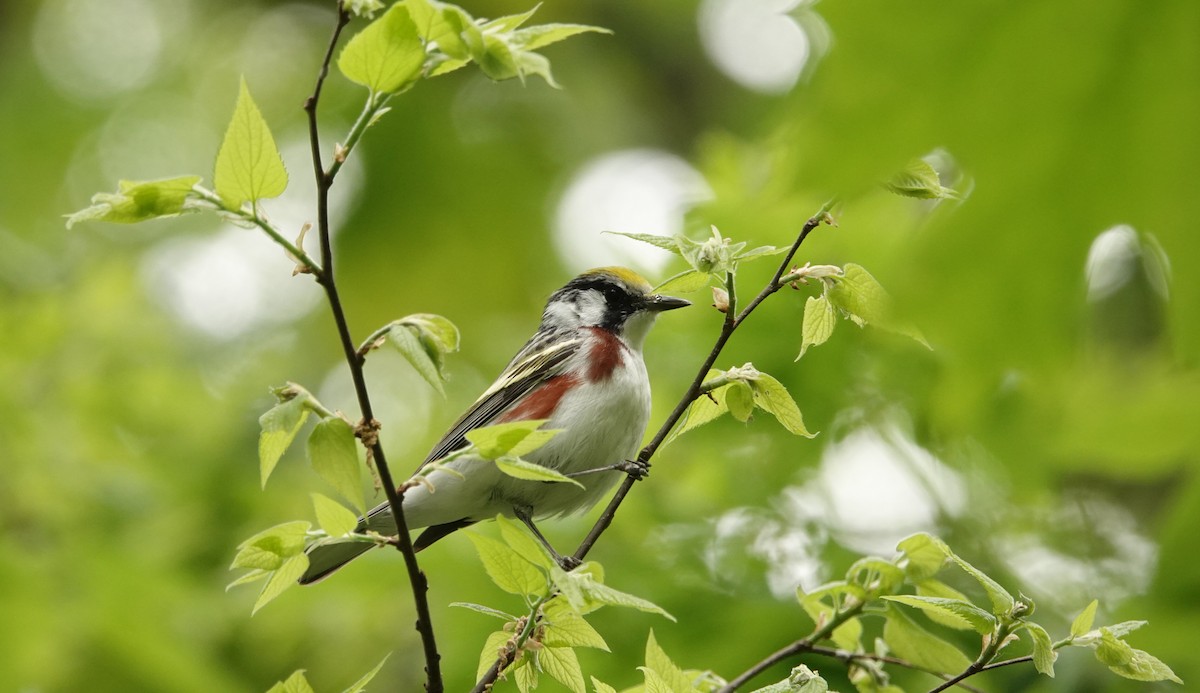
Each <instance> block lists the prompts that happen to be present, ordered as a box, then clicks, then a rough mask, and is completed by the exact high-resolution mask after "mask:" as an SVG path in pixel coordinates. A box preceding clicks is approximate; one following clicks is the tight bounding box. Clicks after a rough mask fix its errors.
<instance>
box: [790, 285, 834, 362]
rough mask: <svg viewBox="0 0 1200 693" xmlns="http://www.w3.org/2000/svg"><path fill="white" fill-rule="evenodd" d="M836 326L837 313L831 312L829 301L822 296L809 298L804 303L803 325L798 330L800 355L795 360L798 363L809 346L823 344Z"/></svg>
mask: <svg viewBox="0 0 1200 693" xmlns="http://www.w3.org/2000/svg"><path fill="white" fill-rule="evenodd" d="M836 326H837V313H836V311H834V310H833V305H832V304H831V303H830V302H829V299H827V298H825V297H824V296H820V297H816V296H809V297H808V300H807V301H805V302H804V324H803V326H802V327H801V328H800V334H801V337H800V355H799V356H797V357H796V360H797V361H799V360H800V358H801V357H802V356H804V352H806V351H808V348H809V347H810V346H819V345H821V344H824V343H825V342H826V341H827V340H828V339H829V337H830V335H832V334H833V328H834V327H836Z"/></svg>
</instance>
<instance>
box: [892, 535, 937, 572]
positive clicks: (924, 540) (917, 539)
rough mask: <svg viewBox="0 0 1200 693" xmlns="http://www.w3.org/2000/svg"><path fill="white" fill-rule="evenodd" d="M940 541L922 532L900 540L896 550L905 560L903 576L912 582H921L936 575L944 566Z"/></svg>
mask: <svg viewBox="0 0 1200 693" xmlns="http://www.w3.org/2000/svg"><path fill="white" fill-rule="evenodd" d="M943 546H945V545H944V544H942V542H941V540H940V539H937V538H936V537H933V536H931V535H929V534H926V533H924V532H919V533H917V534H913V535H912V536H909V537H906V538H905V539H903V540H901V541H900V543H899V544H898V545H897V546H896V549H897V550H898V551H900V552H902V553H903V554H904V557H905V558H906V559H907V561H906V563H905V565H904V574H905V575H906V576H907V577H908V579H909V580H912V581H913V582H921V581H922V580H926V579H928V578H931V577H933V576H934V575H936V574H937V572H938V571H939V570H941V569H942V566H943V565H945V564H946V551H945V550H943V548H942V547H943Z"/></svg>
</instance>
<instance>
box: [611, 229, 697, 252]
mask: <svg viewBox="0 0 1200 693" xmlns="http://www.w3.org/2000/svg"><path fill="white" fill-rule="evenodd" d="M604 233H610V234H612V235H614V236H624V237H626V238H632V239H633V240H635V241H641V242H642V243H649V244H650V245H652V246H654V247H655V248H662V249H663V250H666V251H668V252H672V253H675V254H676V255H679V256H682V255H683V251H681V250H680V248H679V241H678V240H677V239H679V238H680V237H679V236H660V235H658V234H656V233H625V232H622V231H605V232H604Z"/></svg>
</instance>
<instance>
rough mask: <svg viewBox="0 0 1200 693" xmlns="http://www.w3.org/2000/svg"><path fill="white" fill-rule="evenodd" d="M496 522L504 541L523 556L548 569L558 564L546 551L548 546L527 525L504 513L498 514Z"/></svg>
mask: <svg viewBox="0 0 1200 693" xmlns="http://www.w3.org/2000/svg"><path fill="white" fill-rule="evenodd" d="M496 524H497V525H498V526H499V527H500V537H501V538H503V539H504V543H506V544H508V545H509V547H510V548H512V550H513V551H516V552H517V553H518V554H519V555H520V556H521V558H524V559H525V560H527V561H529V562H530V563H532V564H534V565H536V566H541V567H542V568H545V569H547V570H549V569H550V568H551V567H552V566H555V565H558V564H557V563H555V561H554V559H553V558H551V557H550V554H549V553H547V552H546V547H544V546H542V543H541V542H539V541H538V540H537V539H535V538H534V537H533V536H532V535H531V534H530V533H529V529H528V528H527V527H525V525H522V524H518V523H516V522H513V521H512V520H510V519H508V518H507V517H504V516H503V515H497V516H496Z"/></svg>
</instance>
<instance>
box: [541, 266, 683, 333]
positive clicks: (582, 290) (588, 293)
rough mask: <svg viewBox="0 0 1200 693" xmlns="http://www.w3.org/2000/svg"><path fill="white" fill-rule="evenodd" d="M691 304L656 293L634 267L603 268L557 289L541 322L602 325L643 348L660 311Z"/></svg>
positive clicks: (560, 325)
mask: <svg viewBox="0 0 1200 693" xmlns="http://www.w3.org/2000/svg"><path fill="white" fill-rule="evenodd" d="M689 305H691V302H689V301H685V300H684V299H682V298H675V297H673V296H660V295H658V294H655V293H654V292H653V287H651V286H650V282H648V281H646V280H645V279H644V278H642V276H641V275H639V274H638V273H637V272H634V271H633V270H629V269H625V268H624V267H600V268H598V269H592V270H588V271H586V272H584V273H583V274H581V275H579V276H578V277H575V278H574V279H572V280H571V281H569V282H567V285H566V286H564V287H563V288H561V289H559V290H558V291H555V292H554V294H553V295H551V296H550V300H549V301H548V302H547V303H546V311H545V313H543V314H542V323H543V325H545V326H546V327H551V328H555V329H574V328H579V327H600V328H603V329H606V330H610V331H612V332H614V333H616V334H617V335H619V336H621V337H622V338H624V339H625V341H626V342H628V343H629V344H630V345H631V346H633V347H640V346H641V344H642V340H644V339H645V338H646V333H647V332H648V331H649V330H650V326H651V325H652V324H653V323H654V318H655V317H656V316H657V315H658V314H659V313H661V312H663V311H666V310H674V309H675V308H683V307H684V306H689Z"/></svg>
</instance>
